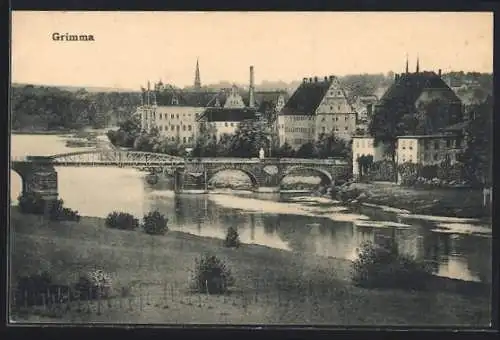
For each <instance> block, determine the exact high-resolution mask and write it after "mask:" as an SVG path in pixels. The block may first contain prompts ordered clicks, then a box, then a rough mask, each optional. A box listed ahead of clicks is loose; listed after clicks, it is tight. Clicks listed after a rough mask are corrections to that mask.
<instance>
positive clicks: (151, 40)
mask: <svg viewBox="0 0 500 340" xmlns="http://www.w3.org/2000/svg"><path fill="white" fill-rule="evenodd" d="M55 32H57V33H62V34H64V33H70V34H92V35H93V36H94V39H95V41H94V42H74V41H71V42H60V41H53V40H52V34H53V33H55ZM406 54H408V56H409V60H410V67H411V68H414V65H415V62H416V58H417V55H418V56H419V57H420V65H421V69H426V70H435V71H437V70H438V69H442V70H443V72H446V71H449V70H463V71H478V72H492V70H493V15H492V14H491V13H470V12H469V13H463V12H462V13H452V12H450V13H436V12H435V13H426V12H414V13H403V12H401V13H395V12H387V13H384V12H373V13H370V12H364V13H355V12H349V13H347V12H345V13H342V12H335V13H334V12H330V13H325V12H322V13H319V12H318V13H315V12H303V13H297V12H295V13H292V12H286V13H285V12H283V13H279V12H268V13H266V12H196V13H194V12H169V13H167V12H142V13H140V12H24V11H23V12H19V11H17V12H16V11H15V12H13V13H12V81H13V82H22V83H32V84H47V85H81V86H109V87H119V88H133V89H138V88H139V86H140V85H141V84H145V83H146V82H147V80H148V79H150V80H151V81H155V80H159V79H161V80H163V82H169V83H173V84H175V85H177V86H185V85H191V84H192V83H193V80H194V68H195V64H196V59H197V58H199V62H200V71H201V81H202V83H205V84H207V83H216V82H219V81H223V80H227V81H232V82H237V83H247V82H248V77H249V76H248V68H249V66H250V65H254V67H255V80H256V83H260V82H261V81H262V80H271V81H277V80H283V81H287V82H289V81H293V80H301V79H302V78H303V77H310V76H324V75H330V74H335V75H345V74H357V73H381V72H383V73H386V72H388V71H391V70H392V71H395V72H400V71H402V70H403V69H404V64H405V58H406V57H405V56H406Z"/></svg>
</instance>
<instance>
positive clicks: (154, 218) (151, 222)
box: [142, 211, 168, 235]
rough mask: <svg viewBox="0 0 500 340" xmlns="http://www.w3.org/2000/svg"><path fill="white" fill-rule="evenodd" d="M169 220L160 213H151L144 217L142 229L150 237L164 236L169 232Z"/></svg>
mask: <svg viewBox="0 0 500 340" xmlns="http://www.w3.org/2000/svg"><path fill="white" fill-rule="evenodd" d="M167 222H168V220H167V218H166V217H165V216H163V215H162V214H160V212H158V211H152V212H149V213H148V214H147V215H144V220H143V224H142V228H143V229H144V231H145V232H146V233H148V234H150V235H163V234H165V232H167V231H168V227H167Z"/></svg>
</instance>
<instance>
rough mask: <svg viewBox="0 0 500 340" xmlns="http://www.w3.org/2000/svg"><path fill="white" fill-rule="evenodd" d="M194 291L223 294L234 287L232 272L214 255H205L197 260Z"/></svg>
mask: <svg viewBox="0 0 500 340" xmlns="http://www.w3.org/2000/svg"><path fill="white" fill-rule="evenodd" d="M193 281H194V282H193V286H194V289H195V290H196V291H198V292H200V293H208V294H223V293H226V292H227V291H228V287H230V286H232V285H234V278H233V276H232V274H231V270H230V269H229V268H227V266H226V264H225V263H224V262H223V261H221V260H220V259H218V258H217V257H216V256H213V255H204V256H203V257H202V258H201V259H199V260H198V259H196V260H195V270H194V278H193Z"/></svg>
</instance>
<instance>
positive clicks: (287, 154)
mask: <svg viewBox="0 0 500 340" xmlns="http://www.w3.org/2000/svg"><path fill="white" fill-rule="evenodd" d="M274 155H275V156H276V157H278V158H291V157H294V156H295V150H294V149H293V148H292V147H291V146H290V144H288V143H286V142H285V143H284V144H283V145H281V146H280V147H279V148H277V149H276V150H275V151H274Z"/></svg>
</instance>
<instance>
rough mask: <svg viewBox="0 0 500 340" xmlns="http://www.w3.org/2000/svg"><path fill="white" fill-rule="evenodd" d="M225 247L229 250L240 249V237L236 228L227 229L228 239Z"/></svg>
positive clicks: (225, 241)
mask: <svg viewBox="0 0 500 340" xmlns="http://www.w3.org/2000/svg"><path fill="white" fill-rule="evenodd" d="M224 246H225V247H228V248H238V247H239V246H240V236H239V235H238V231H237V230H236V228H234V227H229V228H227V233H226V239H225V240H224Z"/></svg>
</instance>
